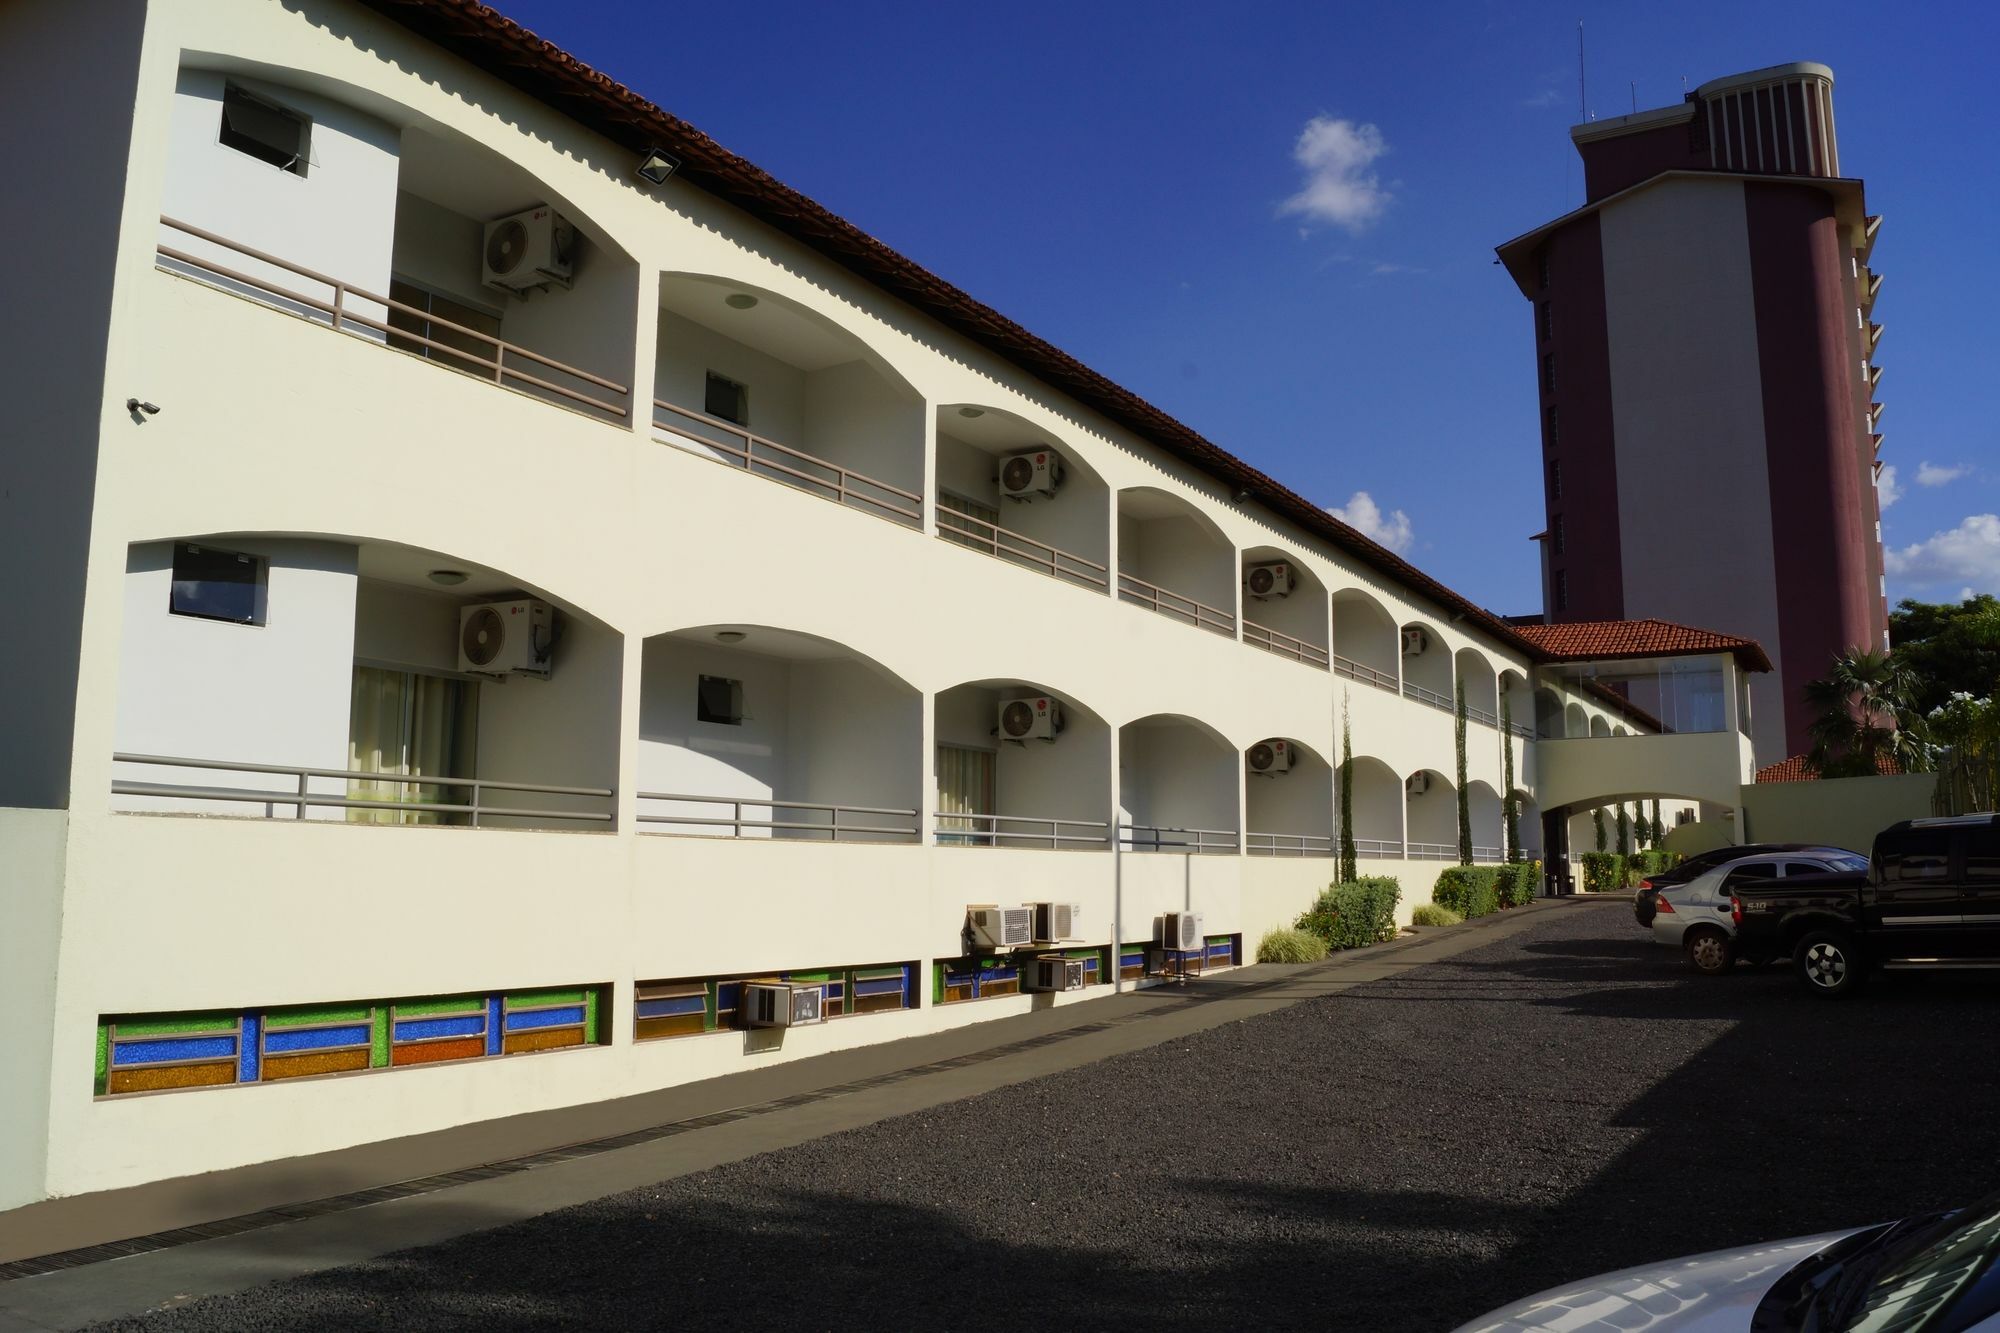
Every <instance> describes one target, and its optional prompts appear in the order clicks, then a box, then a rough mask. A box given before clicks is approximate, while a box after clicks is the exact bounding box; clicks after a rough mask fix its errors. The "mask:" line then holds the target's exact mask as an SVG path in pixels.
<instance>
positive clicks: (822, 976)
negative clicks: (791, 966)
mask: <svg viewBox="0 0 2000 1333" xmlns="http://www.w3.org/2000/svg"><path fill="white" fill-rule="evenodd" d="M784 980H786V981H831V980H833V973H832V972H787V973H785V975H784Z"/></svg>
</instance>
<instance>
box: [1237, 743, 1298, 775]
mask: <svg viewBox="0 0 2000 1333" xmlns="http://www.w3.org/2000/svg"><path fill="white" fill-rule="evenodd" d="M1297 758H1298V756H1297V755H1295V754H1294V753H1293V752H1292V743H1291V742H1290V741H1284V740H1277V739H1272V740H1268V741H1258V742H1257V743H1256V744H1255V745H1253V746H1251V747H1250V749H1249V751H1248V753H1246V754H1245V755H1244V763H1245V764H1246V765H1248V767H1249V769H1250V772H1251V774H1252V775H1253V776H1255V777H1262V778H1277V777H1283V776H1284V775H1285V774H1287V773H1289V772H1291V771H1292V765H1293V763H1295V762H1296V761H1297Z"/></svg>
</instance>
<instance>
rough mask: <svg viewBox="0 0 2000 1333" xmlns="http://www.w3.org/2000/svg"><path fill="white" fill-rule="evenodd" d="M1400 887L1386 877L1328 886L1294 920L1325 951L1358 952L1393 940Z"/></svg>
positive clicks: (1401, 893) (1363, 878)
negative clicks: (1317, 939)
mask: <svg viewBox="0 0 2000 1333" xmlns="http://www.w3.org/2000/svg"><path fill="white" fill-rule="evenodd" d="M1402 896H1403V888H1402V885H1400V884H1398V883H1397V882H1396V881H1395V880H1394V879H1393V878H1391V877H1390V876H1387V875H1364V876H1363V877H1361V878H1360V879H1356V880H1350V881H1349V882H1347V883H1345V884H1330V885H1328V886H1327V887H1326V889H1325V890H1324V891H1323V892H1322V893H1321V894H1320V895H1319V899H1318V901H1316V902H1314V903H1313V905H1312V907H1311V908H1310V909H1309V910H1308V911H1306V912H1305V913H1304V914H1303V915H1301V916H1300V917H1299V919H1298V923H1297V928H1298V929H1299V930H1305V931H1310V932H1312V933H1313V934H1315V935H1317V936H1319V937H1320V938H1321V939H1323V940H1325V941H1326V943H1327V947H1328V948H1332V949H1358V948H1361V947H1362V946H1363V945H1367V944H1377V943H1380V942H1381V941H1383V940H1392V939H1394V938H1396V904H1397V902H1398V901H1399V900H1400V899H1401V898H1402Z"/></svg>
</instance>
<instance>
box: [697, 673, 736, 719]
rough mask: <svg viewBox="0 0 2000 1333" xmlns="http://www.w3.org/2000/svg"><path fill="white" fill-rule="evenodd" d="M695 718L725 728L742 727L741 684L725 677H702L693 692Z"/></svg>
mask: <svg viewBox="0 0 2000 1333" xmlns="http://www.w3.org/2000/svg"><path fill="white" fill-rule="evenodd" d="M694 706H695V718H696V720H698V721H701V722H716V723H720V724H721V725H722V726H725V727H740V726H742V725H743V682H742V681H740V680H731V679H730V678H729V677H727V676H703V677H702V678H701V683H700V685H699V686H698V687H697V688H696V690H695V705H694Z"/></svg>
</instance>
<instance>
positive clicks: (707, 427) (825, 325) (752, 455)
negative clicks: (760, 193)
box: [653, 273, 925, 527]
mask: <svg viewBox="0 0 2000 1333" xmlns="http://www.w3.org/2000/svg"><path fill="white" fill-rule="evenodd" d="M654 376H655V379H654V393H655V395H656V397H655V400H654V403H653V428H654V432H655V434H656V436H657V437H658V438H660V439H662V440H664V441H666V442H668V443H671V444H676V445H679V446H681V447H682V448H685V449H688V450H690V451H691V452H693V453H696V454H698V455H701V456H702V457H705V458H710V459H713V460H714V461H716V462H718V463H725V464H728V465H729V466H732V467H738V468H742V469H743V470H744V471H746V472H748V473H750V474H751V475H753V476H758V477H762V478H764V479H766V480H768V481H776V482H781V483H783V484H784V485H787V486H791V487H794V488H796V489H799V490H802V491H805V492H806V493H807V494H810V495H816V496H818V497H820V498H821V499H824V500H831V501H833V502H835V503H836V504H840V505H843V506H846V507H848V508H851V509H855V510H859V511H860V512H862V513H866V514H871V515H873V516H875V517H877V518H886V519H889V520H890V521H892V522H895V523H901V524H904V525H905V526H908V527H922V526H923V521H924V513H923V506H924V501H923V495H922V490H923V484H924V433H925V431H924V426H925V421H924V402H923V398H922V396H921V395H920V394H918V393H917V392H916V390H915V389H913V388H911V387H910V385H909V383H908V382H907V381H905V380H904V379H903V378H902V376H901V375H899V374H897V373H896V371H895V370H894V369H892V368H891V367H890V366H889V365H888V364H887V363H885V362H884V361H883V360H882V359H881V358H880V357H879V356H877V355H876V354H875V353H874V352H872V351H871V350H869V348H868V347H867V346H866V345H865V344H864V343H862V341H861V340H860V339H859V338H857V337H855V336H854V335H853V334H852V333H849V332H848V331H846V330H845V329H842V328H840V327H839V326H838V325H836V324H835V323H833V322H832V321H831V320H828V319H826V318H825V317H823V316H821V315H819V314H817V313H815V312H813V311H809V310H807V309H806V308H805V307H803V306H801V305H798V304H797V303H795V302H793V301H790V300H788V299H786V298H785V297H782V296H779V295H777V294H776V293H774V292H770V291H766V290H763V289H761V288H755V287H751V286H749V285H747V284H745V283H741V282H735V281H729V280H725V279H722V278H716V277H711V276H708V275H704V274H695V273H667V274H662V275H661V277H660V313H659V343H658V346H657V349H656V352H655V359H654Z"/></svg>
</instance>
